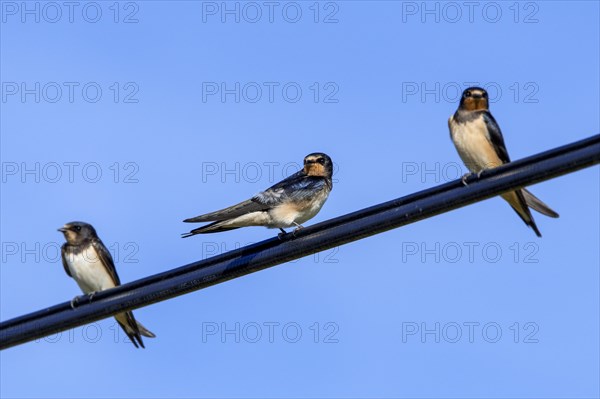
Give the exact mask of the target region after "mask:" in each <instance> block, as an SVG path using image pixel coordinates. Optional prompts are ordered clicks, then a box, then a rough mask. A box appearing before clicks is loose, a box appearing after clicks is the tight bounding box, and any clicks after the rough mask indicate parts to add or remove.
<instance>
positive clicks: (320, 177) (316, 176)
mask: <svg viewBox="0 0 600 399" xmlns="http://www.w3.org/2000/svg"><path fill="white" fill-rule="evenodd" d="M332 175H333V163H332V161H331V158H329V156H328V155H326V154H323V153H320V152H316V153H313V154H309V155H307V156H306V157H305V158H304V167H303V168H302V169H301V170H299V171H298V172H296V173H294V174H293V175H291V176H289V177H287V178H286V179H284V180H282V181H280V182H279V183H277V184H275V185H274V186H272V187H270V188H268V189H267V190H265V191H262V192H260V193H258V194H256V195H255V196H254V197H252V198H250V199H249V200H246V201H243V202H240V203H239V204H236V205H233V206H230V207H228V208H225V209H221V210H219V211H216V212H211V213H207V214H204V215H200V216H196V217H193V218H189V219H185V220H184V222H186V223H199V222H212V223H210V224H207V225H205V226H202V227H199V228H197V229H194V230H192V231H190V232H189V233H185V234H183V235H182V237H184V238H185V237H191V236H193V235H196V234H207V233H218V232H221V231H228V230H233V229H238V228H240V227H246V226H265V227H267V228H278V229H280V230H281V232H282V233H286V231H285V230H284V228H285V227H294V226H295V227H296V230H297V229H299V228H301V227H302V223H304V222H306V221H307V220H309V219H312V218H313V217H314V216H315V215H316V214H317V213H318V212H319V211H320V210H321V207H322V206H323V204H324V203H325V201H326V200H327V198H328V196H329V193H330V192H331V189H332V185H333V183H332V179H331V178H332Z"/></svg>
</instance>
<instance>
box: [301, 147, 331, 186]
mask: <svg viewBox="0 0 600 399" xmlns="http://www.w3.org/2000/svg"><path fill="white" fill-rule="evenodd" d="M304 173H306V174H307V175H308V176H320V177H326V178H328V179H331V175H332V174H333V162H331V158H329V156H328V155H327V154H324V153H322V152H314V153H312V154H308V155H307V156H306V157H304Z"/></svg>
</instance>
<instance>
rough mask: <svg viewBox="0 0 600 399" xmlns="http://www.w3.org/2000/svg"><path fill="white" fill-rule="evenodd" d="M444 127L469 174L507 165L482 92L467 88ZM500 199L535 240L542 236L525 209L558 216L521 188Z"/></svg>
mask: <svg viewBox="0 0 600 399" xmlns="http://www.w3.org/2000/svg"><path fill="white" fill-rule="evenodd" d="M448 127H449V128H450V137H451V138H452V141H453V142H454V146H455V147H456V150H457V151H458V155H459V156H460V158H461V159H462V161H463V162H464V163H465V166H466V167H467V168H468V169H469V170H470V171H471V172H472V173H478V174H479V173H481V172H482V171H483V170H485V169H490V168H495V167H498V166H500V165H503V164H505V163H508V162H510V157H509V156H508V151H507V150H506V146H505V144H504V137H503V136H502V132H501V131H500V126H498V123H497V122H496V120H495V119H494V117H493V116H492V114H491V113H490V111H489V101H488V93H487V92H486V91H485V90H484V89H482V88H480V87H470V88H468V89H466V90H465V91H464V92H463V94H462V97H461V99H460V104H459V106H458V110H457V111H456V112H455V113H454V115H452V116H451V117H450V119H449V120H448ZM501 197H502V198H504V199H505V200H506V201H507V202H508V203H509V204H510V206H511V207H512V208H513V209H514V210H515V212H517V214H518V215H519V217H520V218H521V219H523V221H524V222H525V224H526V225H527V226H529V227H531V228H532V229H533V231H534V232H535V234H536V235H537V236H538V237H541V236H542V234H541V233H540V230H539V229H538V227H537V225H536V223H535V220H534V219H533V216H532V215H531V211H530V210H529V208H530V207H531V209H534V210H536V211H538V212H539V213H541V214H543V215H546V216H549V217H552V218H557V217H558V216H559V215H558V213H556V212H555V211H553V210H552V209H551V208H550V207H549V206H548V205H546V204H545V203H544V202H542V201H541V200H540V199H539V198H537V197H536V196H534V195H533V194H532V193H531V192H529V191H528V190H527V189H525V188H521V189H519V190H515V191H511V192H507V193H504V194H502V195H501Z"/></svg>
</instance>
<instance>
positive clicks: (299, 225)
mask: <svg viewBox="0 0 600 399" xmlns="http://www.w3.org/2000/svg"><path fill="white" fill-rule="evenodd" d="M294 224H295V225H296V228H295V229H294V231H292V235H293V236H294V237H296V233H297V232H298V231H299V230H300V229H303V228H304V226H302V225H301V224H298V223H296V222H294Z"/></svg>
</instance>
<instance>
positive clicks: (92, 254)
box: [65, 246, 115, 294]
mask: <svg viewBox="0 0 600 399" xmlns="http://www.w3.org/2000/svg"><path fill="white" fill-rule="evenodd" d="M65 260H66V262H67V266H68V267H69V271H70V272H71V276H72V277H73V278H74V279H75V281H76V282H77V285H79V288H81V291H83V293H84V294H89V293H91V292H98V291H102V290H106V289H108V288H113V287H114V286H115V283H114V282H113V281H112V279H111V278H110V274H109V273H108V272H107V271H106V269H105V268H104V265H103V264H102V262H101V261H100V259H99V257H98V255H97V253H96V250H95V249H94V247H92V246H89V247H88V249H87V250H85V251H81V252H80V253H78V254H73V253H69V252H67V253H66V254H65Z"/></svg>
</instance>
